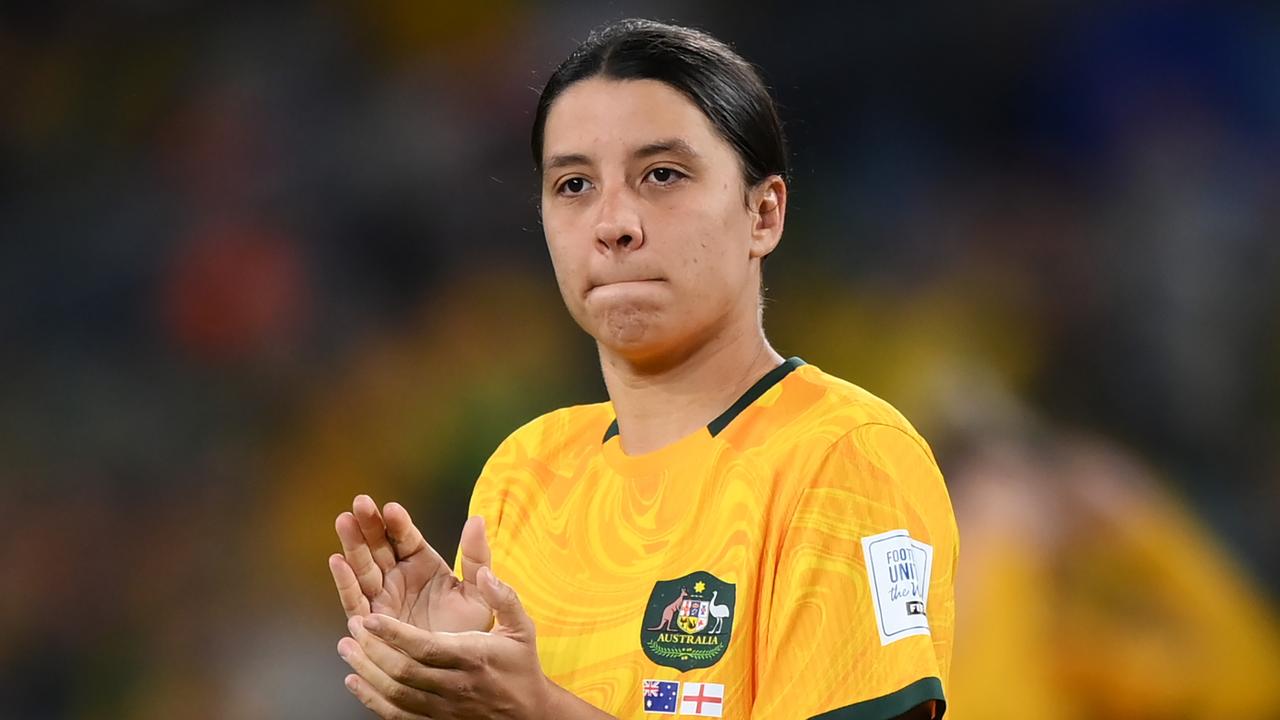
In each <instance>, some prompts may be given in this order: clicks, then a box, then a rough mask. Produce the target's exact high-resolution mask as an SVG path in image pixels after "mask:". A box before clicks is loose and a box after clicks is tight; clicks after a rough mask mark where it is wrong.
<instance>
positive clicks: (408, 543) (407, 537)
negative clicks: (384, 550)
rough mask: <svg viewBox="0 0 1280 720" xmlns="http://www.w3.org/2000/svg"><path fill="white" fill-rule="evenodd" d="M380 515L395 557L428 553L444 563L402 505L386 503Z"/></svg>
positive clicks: (402, 558) (404, 557) (405, 557)
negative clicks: (384, 522) (385, 522)
mask: <svg viewBox="0 0 1280 720" xmlns="http://www.w3.org/2000/svg"><path fill="white" fill-rule="evenodd" d="M382 517H383V519H385V520H386V521H387V539H388V540H390V541H391V545H392V547H394V548H395V551H396V557H398V558H400V559H401V560H405V559H408V558H411V557H413V556H414V555H417V554H418V553H430V554H431V555H434V556H435V558H436V559H437V560H439V561H440V562H441V563H442V564H444V559H443V558H441V557H440V554H439V553H437V552H436V551H435V549H434V548H432V547H431V546H430V545H428V544H427V541H426V539H425V538H423V537H422V533H421V532H420V531H419V530H418V526H417V525H414V524H413V519H412V518H410V517H409V511H408V510H405V509H404V506H403V505H401V504H400V503H396V502H390V503H387V504H386V505H385V506H384V507H383V508H382ZM445 567H448V565H445Z"/></svg>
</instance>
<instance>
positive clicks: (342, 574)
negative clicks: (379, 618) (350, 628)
mask: <svg viewBox="0 0 1280 720" xmlns="http://www.w3.org/2000/svg"><path fill="white" fill-rule="evenodd" d="M329 572H330V573H331V574H332V575H333V584H334V585H336V586H337V587H338V601H339V602H341V603H342V611H343V612H345V613H346V614H347V617H351V616H353V615H368V614H369V598H367V597H365V594H364V591H362V590H361V589H360V582H359V581H358V580H356V574H355V571H353V570H352V569H351V566H350V565H348V564H347V560H346V558H344V557H342V556H341V555H339V554H338V553H334V554H332V555H330V556H329Z"/></svg>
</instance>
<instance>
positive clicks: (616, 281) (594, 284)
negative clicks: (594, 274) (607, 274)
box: [587, 277, 663, 292]
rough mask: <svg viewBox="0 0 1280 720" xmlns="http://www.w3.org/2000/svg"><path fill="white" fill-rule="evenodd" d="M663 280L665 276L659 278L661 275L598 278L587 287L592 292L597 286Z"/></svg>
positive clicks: (636, 283)
mask: <svg viewBox="0 0 1280 720" xmlns="http://www.w3.org/2000/svg"><path fill="white" fill-rule="evenodd" d="M662 281H663V278H659V277H647V278H646V277H641V278H618V279H610V280H597V281H592V283H591V286H590V287H589V288H588V289H587V292H591V291H592V290H595V289H596V288H602V287H611V286H615V285H639V284H641V283H648V282H662Z"/></svg>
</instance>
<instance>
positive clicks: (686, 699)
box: [680, 682, 724, 717]
mask: <svg viewBox="0 0 1280 720" xmlns="http://www.w3.org/2000/svg"><path fill="white" fill-rule="evenodd" d="M680 714H681V715H700V716H702V717H721V716H722V715H723V714H724V685H720V684H717V683H696V682H687V683H685V684H684V694H683V695H681V696H680Z"/></svg>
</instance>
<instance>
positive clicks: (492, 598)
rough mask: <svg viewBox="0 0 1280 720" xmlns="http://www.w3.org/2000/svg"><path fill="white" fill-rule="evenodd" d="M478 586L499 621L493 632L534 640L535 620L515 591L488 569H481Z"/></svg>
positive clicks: (478, 574)
mask: <svg viewBox="0 0 1280 720" xmlns="http://www.w3.org/2000/svg"><path fill="white" fill-rule="evenodd" d="M477 584H478V585H479V586H480V593H481V594H482V595H483V596H484V599H485V602H487V603H489V607H491V608H493V615H494V618H495V619H496V620H497V622H496V623H495V624H494V626H493V631H495V632H496V631H499V630H501V631H503V632H504V634H507V635H512V636H514V637H516V638H517V639H521V640H533V619H532V618H530V617H529V613H527V612H525V611H524V606H523V605H521V604H520V598H518V597H516V591H515V589H514V588H512V587H511V586H510V585H508V584H506V583H504V582H502V581H501V580H499V579H498V578H497V576H495V575H494V574H493V570H491V569H489V568H488V567H481V568H480V570H479V572H478V573H477Z"/></svg>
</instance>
